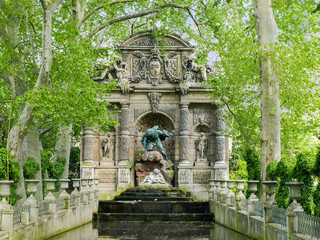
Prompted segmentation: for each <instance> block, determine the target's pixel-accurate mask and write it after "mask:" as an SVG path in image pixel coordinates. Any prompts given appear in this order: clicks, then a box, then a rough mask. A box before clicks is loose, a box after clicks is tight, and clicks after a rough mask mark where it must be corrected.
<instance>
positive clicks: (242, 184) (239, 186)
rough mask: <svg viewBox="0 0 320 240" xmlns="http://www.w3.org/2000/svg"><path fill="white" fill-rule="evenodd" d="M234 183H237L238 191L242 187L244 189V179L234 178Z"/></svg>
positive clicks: (241, 189) (240, 190)
mask: <svg viewBox="0 0 320 240" xmlns="http://www.w3.org/2000/svg"><path fill="white" fill-rule="evenodd" d="M235 182H236V184H237V190H238V191H239V192H242V191H243V189H244V183H245V180H235Z"/></svg>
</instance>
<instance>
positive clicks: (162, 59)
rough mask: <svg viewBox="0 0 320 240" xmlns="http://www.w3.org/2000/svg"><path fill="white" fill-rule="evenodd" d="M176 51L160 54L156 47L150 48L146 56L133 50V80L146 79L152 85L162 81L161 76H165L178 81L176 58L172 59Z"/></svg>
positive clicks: (171, 80)
mask: <svg viewBox="0 0 320 240" xmlns="http://www.w3.org/2000/svg"><path fill="white" fill-rule="evenodd" d="M176 55H177V53H176V52H169V53H168V54H166V55H164V56H163V55H161V54H160V52H159V50H158V49H157V48H154V49H152V50H151V54H150V55H149V56H148V55H146V54H145V53H143V52H141V51H134V52H133V56H135V57H137V58H138V60H135V64H134V68H135V69H134V71H133V81H134V82H140V81H141V80H142V79H147V80H148V83H151V84H152V85H153V86H156V85H158V84H159V83H162V78H163V77H164V76H165V77H167V78H168V79H169V81H170V82H179V78H178V77H177V76H176V75H177V70H178V69H177V60H176V59H172V58H173V57H174V56H176Z"/></svg>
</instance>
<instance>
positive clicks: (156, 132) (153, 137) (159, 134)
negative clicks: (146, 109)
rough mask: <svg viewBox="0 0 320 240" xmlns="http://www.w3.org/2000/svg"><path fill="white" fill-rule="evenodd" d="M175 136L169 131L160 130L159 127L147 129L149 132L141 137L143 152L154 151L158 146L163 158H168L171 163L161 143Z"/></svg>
mask: <svg viewBox="0 0 320 240" xmlns="http://www.w3.org/2000/svg"><path fill="white" fill-rule="evenodd" d="M170 136H173V134H172V133H169V132H168V131H167V130H160V128H159V127H158V126H154V127H152V128H149V129H147V131H146V132H145V133H144V134H143V135H142V137H141V143H142V145H143V149H142V151H143V152H144V151H146V150H147V151H153V148H154V146H156V147H157V148H158V149H159V151H160V153H161V154H162V156H164V157H165V158H166V160H167V161H168V162H169V161H170V160H169V158H168V156H167V154H166V152H165V151H164V150H163V146H162V143H161V141H164V140H165V139H166V137H170Z"/></svg>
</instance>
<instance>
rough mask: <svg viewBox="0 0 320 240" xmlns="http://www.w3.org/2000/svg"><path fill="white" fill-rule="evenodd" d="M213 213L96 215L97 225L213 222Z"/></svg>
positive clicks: (94, 219)
mask: <svg viewBox="0 0 320 240" xmlns="http://www.w3.org/2000/svg"><path fill="white" fill-rule="evenodd" d="M213 219H214V216H213V214H211V213H170V214H168V213H147V214H142V213H96V214H94V215H93V221H94V222H95V223H96V224H99V223H101V222H110V221H205V222H209V221H213Z"/></svg>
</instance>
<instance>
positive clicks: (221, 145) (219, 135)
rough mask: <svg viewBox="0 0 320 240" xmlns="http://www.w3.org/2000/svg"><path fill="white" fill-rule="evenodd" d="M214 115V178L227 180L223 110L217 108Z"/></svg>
mask: <svg viewBox="0 0 320 240" xmlns="http://www.w3.org/2000/svg"><path fill="white" fill-rule="evenodd" d="M215 113H216V134H215V138H216V139H215V140H216V141H215V155H216V159H215V163H214V167H213V169H214V177H215V179H228V175H229V174H228V169H227V165H226V163H225V154H226V138H225V136H224V131H225V124H224V122H223V114H224V111H223V108H222V107H218V108H217V110H216V111H215Z"/></svg>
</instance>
